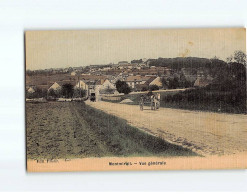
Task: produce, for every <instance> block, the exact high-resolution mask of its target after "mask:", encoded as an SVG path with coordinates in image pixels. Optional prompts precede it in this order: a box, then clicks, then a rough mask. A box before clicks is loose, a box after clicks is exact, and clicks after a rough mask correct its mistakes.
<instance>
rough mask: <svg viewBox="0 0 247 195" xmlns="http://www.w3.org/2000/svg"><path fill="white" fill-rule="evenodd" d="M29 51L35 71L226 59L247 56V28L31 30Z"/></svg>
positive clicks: (27, 38) (28, 65)
mask: <svg viewBox="0 0 247 195" xmlns="http://www.w3.org/2000/svg"><path fill="white" fill-rule="evenodd" d="M25 46H26V69H30V70H37V69H48V68H66V67H78V66H87V65H96V64H109V63H118V62H119V61H129V62H130V61H131V60H134V59H143V58H146V59H149V58H159V57H162V58H174V57H203V58H213V57H215V56H216V57H218V58H219V59H222V60H226V58H227V57H229V56H230V55H232V54H233V53H234V51H236V50H241V51H244V52H245V51H246V29H244V28H221V29H169V30H164V29H155V30H154V29H152V30H81V31H26V32H25Z"/></svg>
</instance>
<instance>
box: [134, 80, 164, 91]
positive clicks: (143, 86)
mask: <svg viewBox="0 0 247 195" xmlns="http://www.w3.org/2000/svg"><path fill="white" fill-rule="evenodd" d="M152 85H157V86H158V87H162V82H161V78H160V77H149V79H148V80H147V81H146V82H145V83H143V84H137V85H136V86H135V88H136V91H143V90H144V89H145V90H148V89H149V87H150V86H152Z"/></svg>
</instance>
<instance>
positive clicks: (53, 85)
mask: <svg viewBox="0 0 247 195" xmlns="http://www.w3.org/2000/svg"><path fill="white" fill-rule="evenodd" d="M60 89H62V86H61V85H59V84H58V83H57V82H55V83H53V84H52V85H51V86H50V87H49V89H48V91H50V90H54V91H58V90H60Z"/></svg>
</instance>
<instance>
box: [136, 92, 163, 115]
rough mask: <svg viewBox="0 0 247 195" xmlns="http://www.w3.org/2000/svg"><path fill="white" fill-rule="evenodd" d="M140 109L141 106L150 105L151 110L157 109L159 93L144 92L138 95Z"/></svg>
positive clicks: (141, 108)
mask: <svg viewBox="0 0 247 195" xmlns="http://www.w3.org/2000/svg"><path fill="white" fill-rule="evenodd" d="M139 105H140V110H141V111H143V107H144V106H145V105H146V106H150V107H151V110H157V109H159V107H160V95H159V94H155V95H154V94H151V95H149V94H145V95H142V96H141V97H140V101H139Z"/></svg>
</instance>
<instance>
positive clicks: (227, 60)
mask: <svg viewBox="0 0 247 195" xmlns="http://www.w3.org/2000/svg"><path fill="white" fill-rule="evenodd" d="M232 60H233V56H232V55H230V56H229V57H227V58H226V62H227V63H231V62H232Z"/></svg>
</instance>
